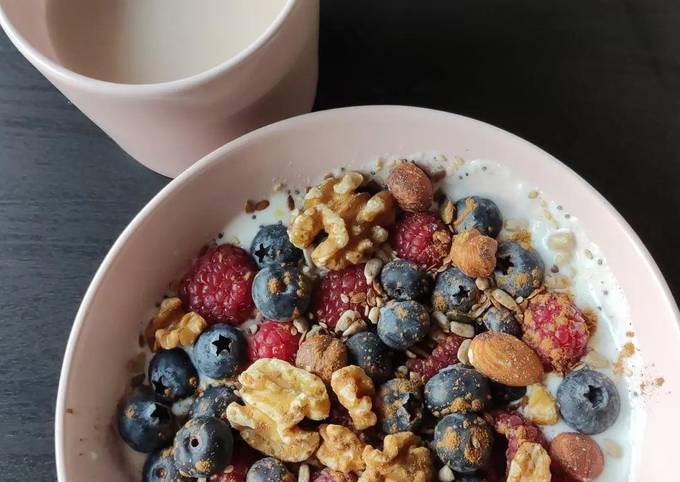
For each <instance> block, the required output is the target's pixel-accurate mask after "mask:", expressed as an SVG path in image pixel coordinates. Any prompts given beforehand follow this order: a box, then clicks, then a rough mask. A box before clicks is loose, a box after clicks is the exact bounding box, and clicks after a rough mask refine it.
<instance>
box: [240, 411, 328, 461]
mask: <svg viewBox="0 0 680 482" xmlns="http://www.w3.org/2000/svg"><path fill="white" fill-rule="evenodd" d="M227 419H228V420H229V423H230V424H231V426H232V427H233V428H234V429H235V430H238V431H239V433H240V434H241V438H242V439H243V440H244V441H245V442H246V443H247V444H248V445H250V446H251V447H253V448H254V449H255V450H259V451H260V452H262V453H264V454H267V455H269V456H271V457H276V458H278V459H280V460H283V461H284V462H302V461H304V460H307V459H308V458H309V457H311V456H312V454H313V453H314V451H315V450H316V449H317V447H318V446H319V441H320V439H319V434H318V433H316V432H309V431H306V430H302V429H301V428H300V427H297V426H294V427H290V428H282V427H280V426H279V425H278V424H277V423H276V422H275V421H274V420H272V419H271V418H269V417H267V415H265V414H264V413H262V412H260V411H259V410H257V409H256V408H253V407H249V406H247V405H246V406H243V405H239V404H238V403H236V402H233V403H231V404H230V405H229V406H228V407H227Z"/></svg>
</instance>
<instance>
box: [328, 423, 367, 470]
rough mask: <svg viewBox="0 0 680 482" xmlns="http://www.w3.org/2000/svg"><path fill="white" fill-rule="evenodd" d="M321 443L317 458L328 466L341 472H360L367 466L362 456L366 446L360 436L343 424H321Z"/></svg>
mask: <svg viewBox="0 0 680 482" xmlns="http://www.w3.org/2000/svg"><path fill="white" fill-rule="evenodd" d="M319 434H320V435H321V439H322V441H321V445H320V446H319V449H318V450H317V451H316V458H317V459H319V462H321V463H322V464H324V465H325V466H326V467H328V468H331V469H333V470H337V471H339V472H343V473H348V472H357V473H358V472H360V471H362V470H364V469H365V468H366V464H365V463H364V461H363V460H362V458H361V454H362V453H363V450H364V447H365V446H366V444H365V443H363V442H362V441H361V440H359V437H357V435H356V434H355V433H354V432H352V431H351V430H350V429H348V428H347V427H343V426H342V425H321V427H319Z"/></svg>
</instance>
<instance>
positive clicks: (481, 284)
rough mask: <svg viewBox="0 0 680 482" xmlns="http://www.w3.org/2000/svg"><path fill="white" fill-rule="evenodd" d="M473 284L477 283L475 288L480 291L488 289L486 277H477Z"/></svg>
mask: <svg viewBox="0 0 680 482" xmlns="http://www.w3.org/2000/svg"><path fill="white" fill-rule="evenodd" d="M475 284H476V285H477V288H479V289H480V291H484V290H487V289H489V286H490V283H489V279H488V278H477V279H476V280H475Z"/></svg>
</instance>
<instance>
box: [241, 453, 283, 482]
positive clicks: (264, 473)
mask: <svg viewBox="0 0 680 482" xmlns="http://www.w3.org/2000/svg"><path fill="white" fill-rule="evenodd" d="M294 481H295V477H293V474H292V473H291V472H290V471H289V470H288V469H287V468H286V466H285V465H283V462H281V461H280V460H279V459H275V458H274V457H265V458H263V459H260V460H258V461H257V462H255V463H254V464H253V465H251V466H250V469H249V470H248V474H247V475H246V482H294Z"/></svg>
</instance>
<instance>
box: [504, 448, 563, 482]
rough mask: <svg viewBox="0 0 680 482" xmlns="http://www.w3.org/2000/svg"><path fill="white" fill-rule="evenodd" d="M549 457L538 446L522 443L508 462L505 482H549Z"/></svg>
mask: <svg viewBox="0 0 680 482" xmlns="http://www.w3.org/2000/svg"><path fill="white" fill-rule="evenodd" d="M551 477H552V475H551V474H550V456H549V455H548V452H546V451H545V449H544V448H543V447H541V445H540V444H537V443H531V442H524V443H523V444H522V445H521V446H520V447H519V450H517V453H516V454H515V457H514V458H513V459H512V462H510V468H509V469H508V479H507V482H550V479H551Z"/></svg>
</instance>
